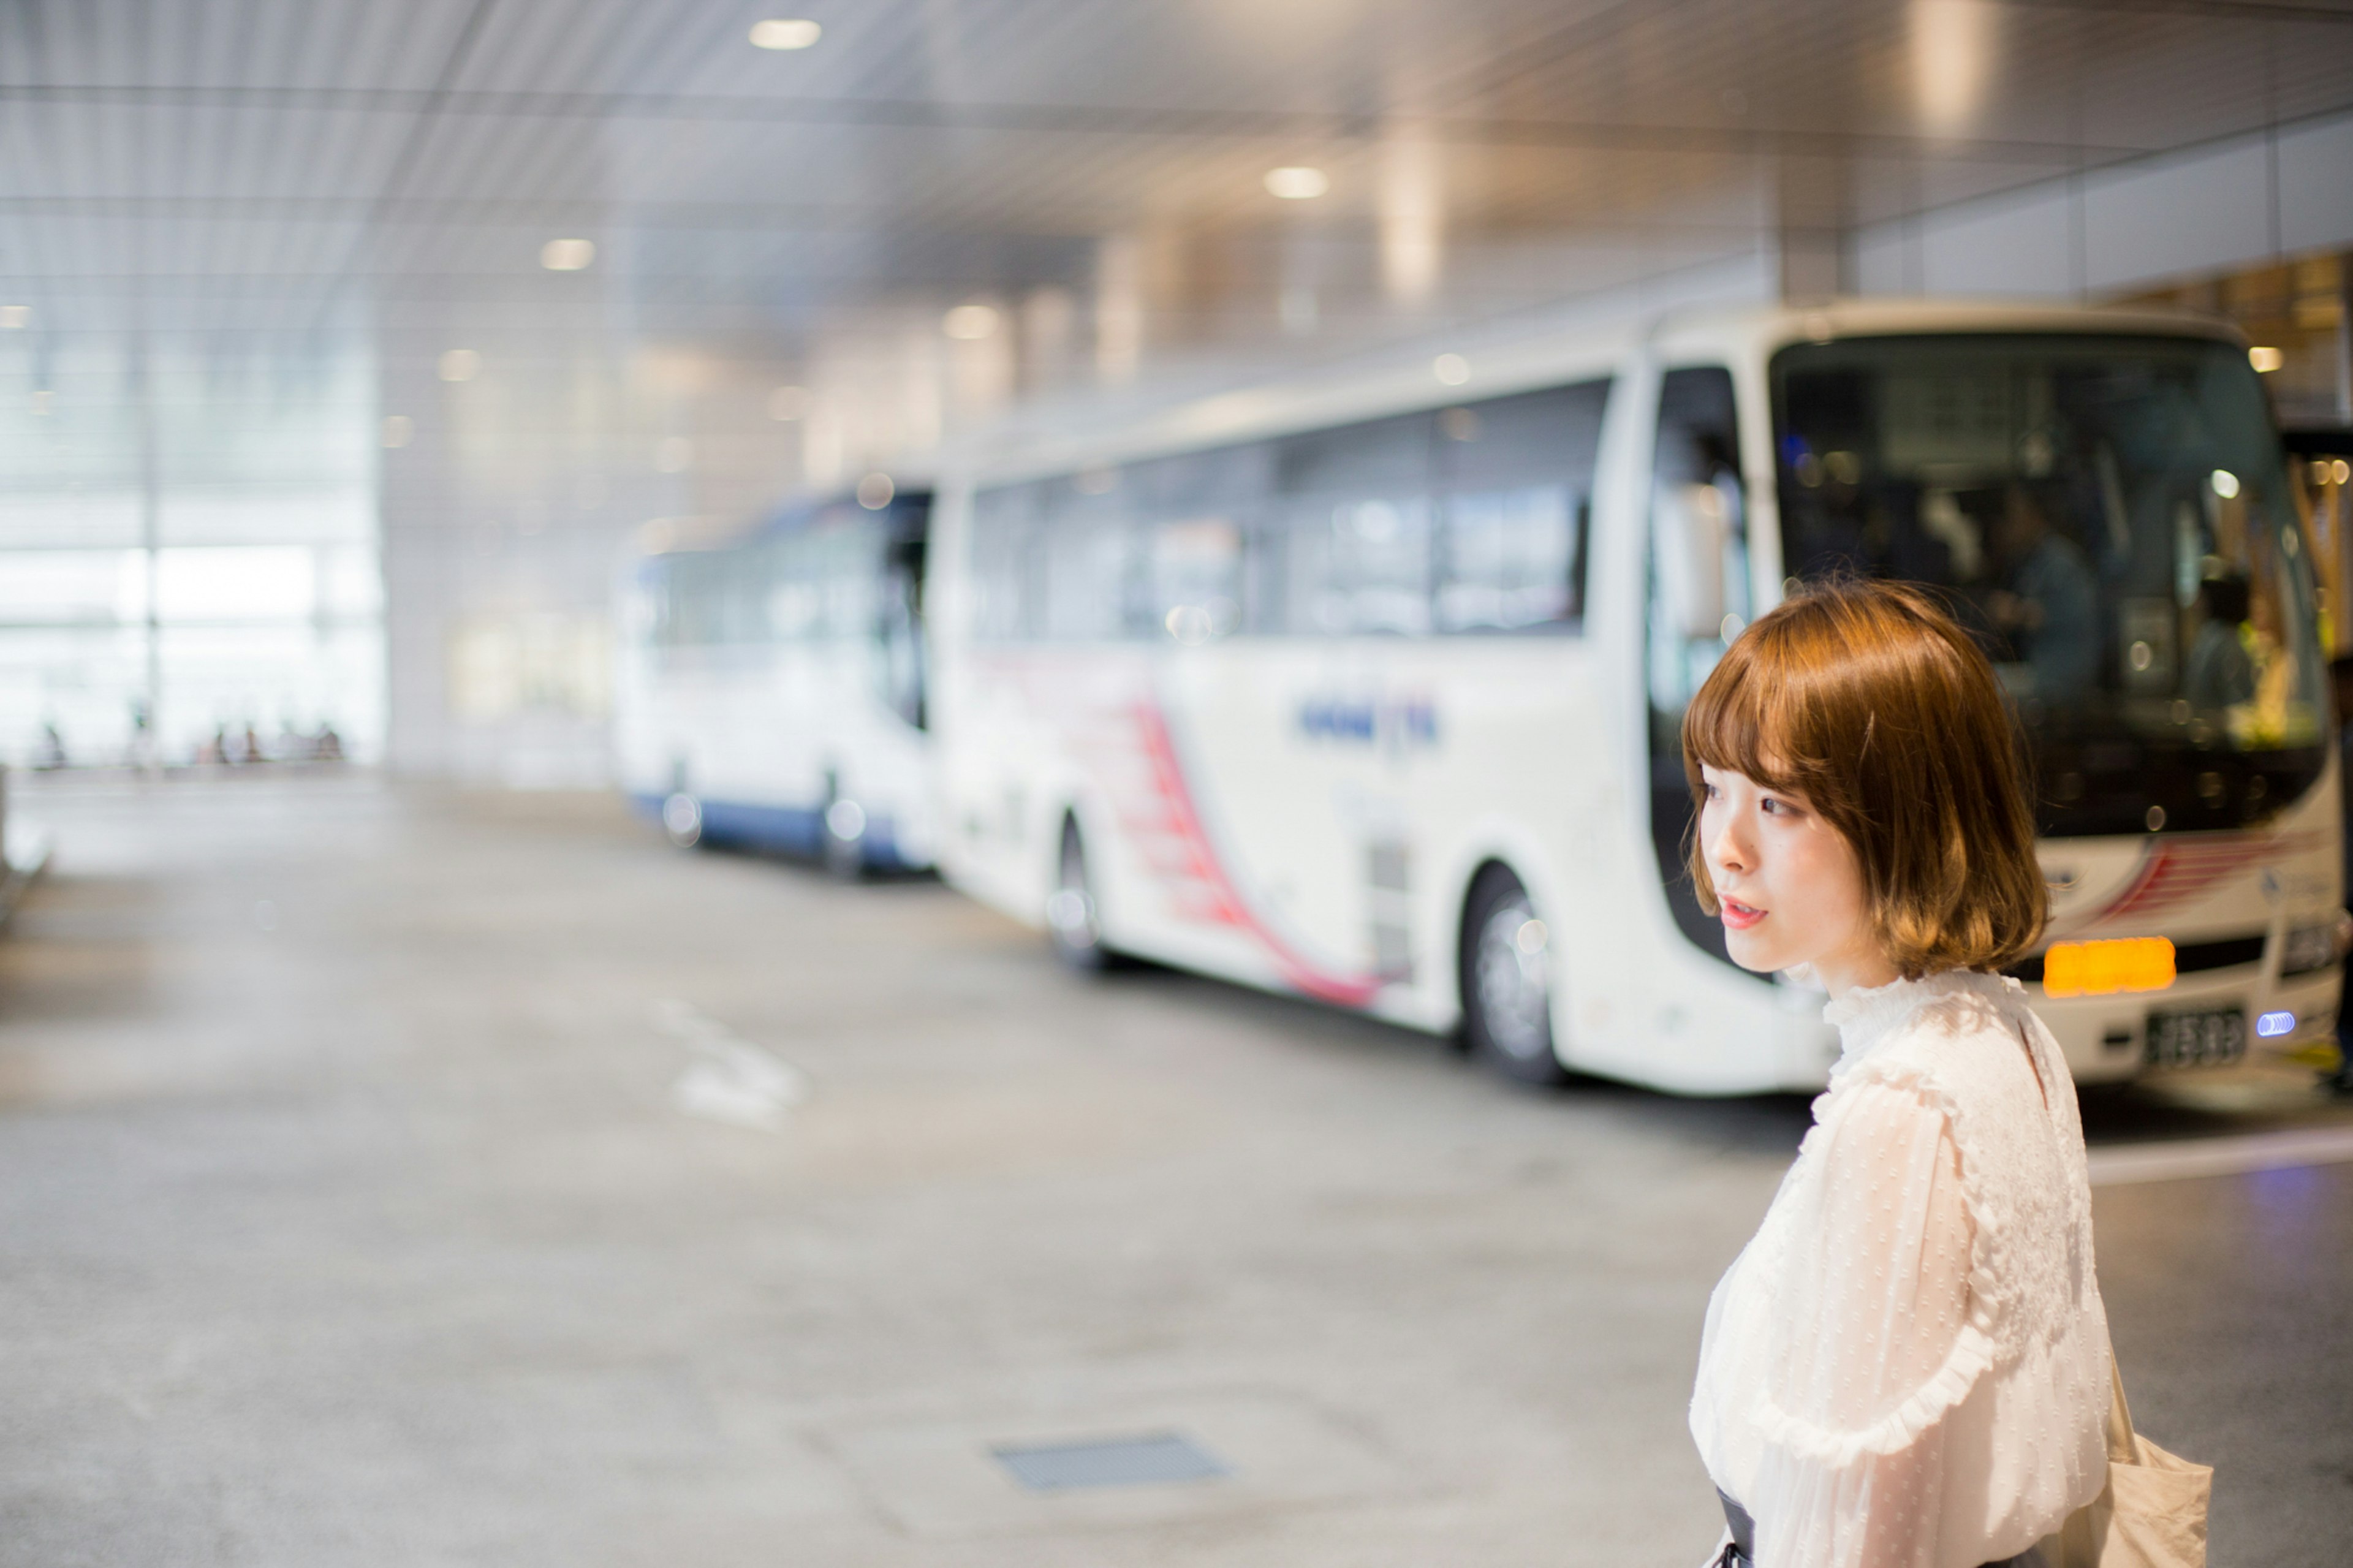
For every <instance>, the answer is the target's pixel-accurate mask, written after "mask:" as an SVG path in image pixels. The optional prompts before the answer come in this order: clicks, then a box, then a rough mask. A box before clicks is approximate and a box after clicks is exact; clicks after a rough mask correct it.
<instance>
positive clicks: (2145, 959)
mask: <svg viewBox="0 0 2353 1568" xmlns="http://www.w3.org/2000/svg"><path fill="white" fill-rule="evenodd" d="M2170 984H2173V943H2171V942H2168V941H2167V940H2166V939H2165V938H2163V937H2161V936H2129V937H2121V938H2118V939H2116V940H2115V941H2112V942H2052V944H2051V951H2049V952H2046V953H2044V954H2043V955H2042V994H2044V995H2045V996H2113V995H2115V994H2117V993H2118V992H2120V991H2162V990H2164V989H2165V988H2166V987H2167V986H2168V985H2170Z"/></svg>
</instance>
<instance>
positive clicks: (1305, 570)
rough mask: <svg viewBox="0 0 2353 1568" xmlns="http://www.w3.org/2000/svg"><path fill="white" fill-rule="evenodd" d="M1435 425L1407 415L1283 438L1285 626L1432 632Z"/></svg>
mask: <svg viewBox="0 0 2353 1568" xmlns="http://www.w3.org/2000/svg"><path fill="white" fill-rule="evenodd" d="M1434 427H1435V419H1434V416H1430V415H1427V414H1412V415H1405V416H1399V417H1398V418H1394V419H1377V420H1371V421H1368V422H1366V423H1365V424H1362V425H1350V426H1342V427H1340V428H1338V429H1335V430H1317V431H1313V432H1310V433H1308V434H1306V435H1302V436H1294V437H1291V438H1290V439H1288V440H1286V441H1284V442H1283V443H1282V452H1281V458H1280V479H1281V489H1282V497H1283V500H1282V511H1283V515H1284V520H1285V521H1286V522H1287V523H1288V524H1289V526H1288V529H1287V530H1286V532H1287V533H1288V535H1289V537H1288V540H1287V541H1286V543H1287V548H1286V549H1285V551H1284V555H1283V573H1284V576H1285V578H1286V582H1285V584H1284V592H1285V597H1286V599H1287V601H1288V604H1287V607H1286V609H1287V613H1286V614H1285V616H1284V617H1283V619H1284V622H1285V624H1286V626H1287V628H1288V629H1289V630H1291V631H1293V632H1307V633H1311V634H1312V633H1320V634H1323V635H1324V636H1327V637H1349V636H1356V635H1362V634H1364V633H1367V632H1400V633H1408V634H1411V633H1419V632H1426V631H1428V630H1430V585H1431V584H1430V564H1431V550H1430V544H1431V539H1430V535H1431V527H1430V522H1431V518H1430V511H1431V507H1430V501H1431V496H1430V446H1431V437H1432V436H1433V435H1434V433H1435V428H1434Z"/></svg>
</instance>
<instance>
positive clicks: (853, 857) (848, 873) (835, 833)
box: [818, 789, 866, 882]
mask: <svg viewBox="0 0 2353 1568" xmlns="http://www.w3.org/2000/svg"><path fill="white" fill-rule="evenodd" d="M818 838H819V845H818V852H819V854H820V855H821V857H822V858H823V859H824V861H825V869H826V874H827V875H828V876H829V877H831V878H833V879H835V880H837V881H842V882H855V881H857V880H859V879H860V878H862V877H864V876H865V875H866V808H865V807H864V806H862V805H859V804H858V803H857V802H856V801H854V800H849V799H847V798H845V797H843V796H842V795H839V794H837V793H835V792H834V791H832V790H830V789H828V791H827V792H826V803H825V811H824V814H823V815H822V816H820V817H819V819H818Z"/></svg>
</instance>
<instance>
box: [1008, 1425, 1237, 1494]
mask: <svg viewBox="0 0 2353 1568" xmlns="http://www.w3.org/2000/svg"><path fill="white" fill-rule="evenodd" d="M989 1452H990V1453H992V1454H994V1455H996V1456H997V1462H998V1463H1000V1464H1002V1465H1003V1466H1004V1467H1005V1468H1007V1469H1008V1470H1011V1471H1012V1472H1013V1474H1014V1477H1015V1478H1016V1479H1018V1480H1019V1481H1020V1483H1021V1484H1022V1485H1023V1486H1025V1487H1028V1488H1029V1489H1030V1490H1031V1491H1033V1492H1050V1491H1061V1490H1064V1489H1068V1488H1071V1487H1148V1486H1160V1485H1165V1484H1166V1483H1168V1482H1171V1481H1207V1480H1214V1479H1217V1478H1218V1477H1219V1476H1223V1475H1228V1474H1230V1473H1231V1472H1229V1470H1228V1469H1227V1468H1226V1467H1225V1466H1224V1465H1222V1464H1220V1463H1219V1461H1218V1460H1217V1458H1215V1457H1214V1456H1212V1455H1210V1454H1208V1453H1206V1452H1204V1451H1203V1450H1202V1449H1200V1448H1198V1447H1194V1446H1193V1445H1192V1444H1191V1443H1189V1442H1187V1440H1186V1439H1184V1438H1183V1437H1180V1436H1176V1434H1175V1433H1174V1432H1158V1433H1154V1434H1153V1435H1151V1436H1144V1437H1108V1438H1103V1439H1101V1440H1099V1441H1096V1442H1092V1443H1054V1444H1047V1445H1041V1446H1039V1447H1028V1446H1024V1447H1013V1446H1010V1445H1007V1444H999V1445H997V1446H996V1447H992V1448H990V1449H989Z"/></svg>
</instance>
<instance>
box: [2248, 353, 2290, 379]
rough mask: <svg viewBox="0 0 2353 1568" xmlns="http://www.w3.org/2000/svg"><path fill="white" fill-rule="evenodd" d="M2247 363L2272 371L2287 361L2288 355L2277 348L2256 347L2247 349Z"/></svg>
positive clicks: (2259, 368)
mask: <svg viewBox="0 0 2353 1568" xmlns="http://www.w3.org/2000/svg"><path fill="white" fill-rule="evenodd" d="M2247 363H2249V364H2251V365H2253V366H2254V367H2255V368H2256V369H2257V370H2259V371H2263V372H2266V373H2268V372H2271V371H2274V370H2277V369H2279V367H2280V366H2282V365H2284V364H2285V363H2287V355H2285V354H2284V353H2280V352H2279V350H2277V349H2268V348H2255V349H2249V350H2248V351H2247Z"/></svg>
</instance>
